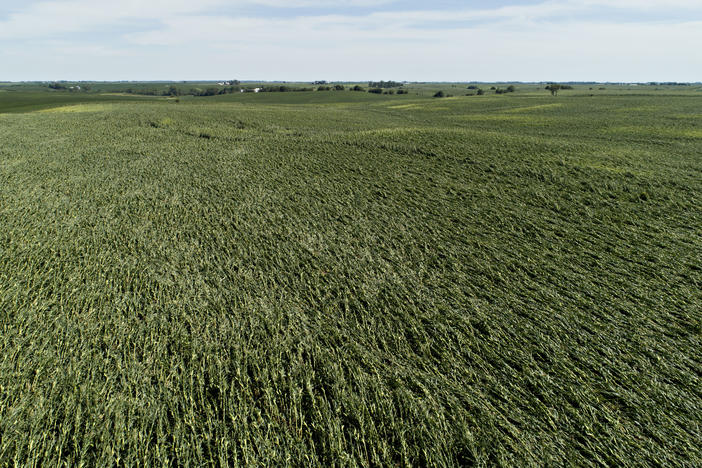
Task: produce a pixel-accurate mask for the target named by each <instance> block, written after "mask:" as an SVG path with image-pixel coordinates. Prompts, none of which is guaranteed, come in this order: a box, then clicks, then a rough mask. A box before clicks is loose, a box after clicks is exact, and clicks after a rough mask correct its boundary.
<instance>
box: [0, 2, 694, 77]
mask: <svg viewBox="0 0 702 468" xmlns="http://www.w3.org/2000/svg"><path fill="white" fill-rule="evenodd" d="M233 78H238V79H242V80H249V79H265V80H288V81H293V80H304V81H307V80H316V79H326V80H359V81H364V80H371V79H372V80H380V79H386V80H388V79H393V80H411V81H470V80H479V81H493V80H499V81H507V80H521V81H545V80H558V81H569V80H583V81H585V80H588V81H589V80H593V81H702V1H701V0H665V1H664V0H619V1H616V2H615V1H608V0H562V1H550V0H542V1H533V0H511V1H509V0H496V1H484V0H475V1H470V0H467V1H457V0H435V1H433V2H426V1H418V0H409V1H395V0H375V1H372V0H347V1H345V2H338V1H329V0H198V1H193V0H111V1H101V0H41V1H36V0H29V1H27V0H25V1H21V2H20V1H14V0H13V1H10V0H0V81H19V80H60V79H65V80H160V79H164V80H200V79H233Z"/></svg>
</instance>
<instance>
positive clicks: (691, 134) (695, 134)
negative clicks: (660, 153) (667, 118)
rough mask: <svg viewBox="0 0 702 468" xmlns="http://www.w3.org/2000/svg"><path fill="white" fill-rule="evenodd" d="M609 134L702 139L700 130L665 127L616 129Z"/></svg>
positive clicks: (610, 130)
mask: <svg viewBox="0 0 702 468" xmlns="http://www.w3.org/2000/svg"><path fill="white" fill-rule="evenodd" d="M608 131H609V133H628V134H634V135H655V136H659V137H667V138H675V137H678V138H702V129H700V128H665V127H634V126H627V127H614V128H611V129H609V130H608Z"/></svg>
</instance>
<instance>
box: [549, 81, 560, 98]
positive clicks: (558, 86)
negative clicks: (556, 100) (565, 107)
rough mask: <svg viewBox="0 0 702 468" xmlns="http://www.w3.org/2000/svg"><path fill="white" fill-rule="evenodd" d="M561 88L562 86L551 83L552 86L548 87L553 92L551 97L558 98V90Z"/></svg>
mask: <svg viewBox="0 0 702 468" xmlns="http://www.w3.org/2000/svg"><path fill="white" fill-rule="evenodd" d="M561 88H562V86H561V85H559V84H556V83H551V84H550V85H548V86H546V89H548V90H549V91H551V96H558V90H559V89H561Z"/></svg>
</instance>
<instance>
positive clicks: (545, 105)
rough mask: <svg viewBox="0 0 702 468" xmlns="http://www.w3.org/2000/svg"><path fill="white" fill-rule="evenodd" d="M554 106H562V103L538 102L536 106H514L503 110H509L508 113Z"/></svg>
mask: <svg viewBox="0 0 702 468" xmlns="http://www.w3.org/2000/svg"><path fill="white" fill-rule="evenodd" d="M556 107H563V104H561V103H554V104H540V105H538V106H526V107H515V108H514V109H508V110H506V111H504V112H509V113H518V112H531V111H539V110H543V109H553V108H556Z"/></svg>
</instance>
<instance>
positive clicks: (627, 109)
mask: <svg viewBox="0 0 702 468" xmlns="http://www.w3.org/2000/svg"><path fill="white" fill-rule="evenodd" d="M659 110H660V108H658V107H656V106H638V107H622V108H621V109H616V110H615V112H618V113H630V112H656V111H659Z"/></svg>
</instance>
